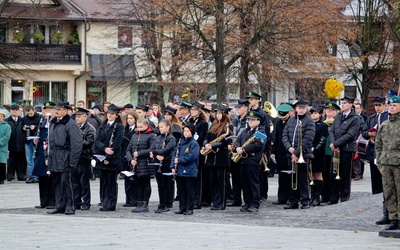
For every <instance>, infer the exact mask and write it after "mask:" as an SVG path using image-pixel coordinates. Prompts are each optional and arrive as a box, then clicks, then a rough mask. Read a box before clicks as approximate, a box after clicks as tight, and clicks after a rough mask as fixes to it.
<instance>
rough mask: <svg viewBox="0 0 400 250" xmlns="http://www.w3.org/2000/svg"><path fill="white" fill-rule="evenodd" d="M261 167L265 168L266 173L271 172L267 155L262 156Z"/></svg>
mask: <svg viewBox="0 0 400 250" xmlns="http://www.w3.org/2000/svg"><path fill="white" fill-rule="evenodd" d="M261 165H262V166H264V172H268V171H269V170H270V169H269V168H268V159H267V156H266V155H265V154H263V155H262V156H261Z"/></svg>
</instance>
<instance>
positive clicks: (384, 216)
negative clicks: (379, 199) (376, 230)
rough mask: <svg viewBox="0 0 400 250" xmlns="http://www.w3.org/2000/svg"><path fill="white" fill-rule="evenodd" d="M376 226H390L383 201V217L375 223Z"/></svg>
mask: <svg viewBox="0 0 400 250" xmlns="http://www.w3.org/2000/svg"><path fill="white" fill-rule="evenodd" d="M375 224H376V225H388V224H390V220H389V211H388V210H387V207H386V201H383V216H382V218H381V219H380V220H378V221H376V222H375Z"/></svg>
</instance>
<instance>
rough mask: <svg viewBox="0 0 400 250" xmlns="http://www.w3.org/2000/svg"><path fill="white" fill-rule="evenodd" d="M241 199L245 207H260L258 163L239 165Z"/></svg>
mask: <svg viewBox="0 0 400 250" xmlns="http://www.w3.org/2000/svg"><path fill="white" fill-rule="evenodd" d="M240 176H241V178H242V187H243V199H244V203H245V206H246V207H248V208H249V207H254V208H259V207H260V165H258V164H257V165H242V164H241V165H240Z"/></svg>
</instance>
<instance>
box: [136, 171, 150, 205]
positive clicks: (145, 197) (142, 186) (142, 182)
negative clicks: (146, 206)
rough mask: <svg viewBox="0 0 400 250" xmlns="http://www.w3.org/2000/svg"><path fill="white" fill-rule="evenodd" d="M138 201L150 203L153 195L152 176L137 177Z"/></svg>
mask: <svg viewBox="0 0 400 250" xmlns="http://www.w3.org/2000/svg"><path fill="white" fill-rule="evenodd" d="M135 180H136V194H137V199H138V201H147V202H148V201H149V200H150V195H151V185H150V175H146V176H135Z"/></svg>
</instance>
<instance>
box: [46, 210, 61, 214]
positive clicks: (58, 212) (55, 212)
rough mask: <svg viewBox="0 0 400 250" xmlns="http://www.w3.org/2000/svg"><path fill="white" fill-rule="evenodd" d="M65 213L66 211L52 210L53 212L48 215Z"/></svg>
mask: <svg viewBox="0 0 400 250" xmlns="http://www.w3.org/2000/svg"><path fill="white" fill-rule="evenodd" d="M62 213H65V210H56V209H54V210H52V211H48V212H47V214H62Z"/></svg>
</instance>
